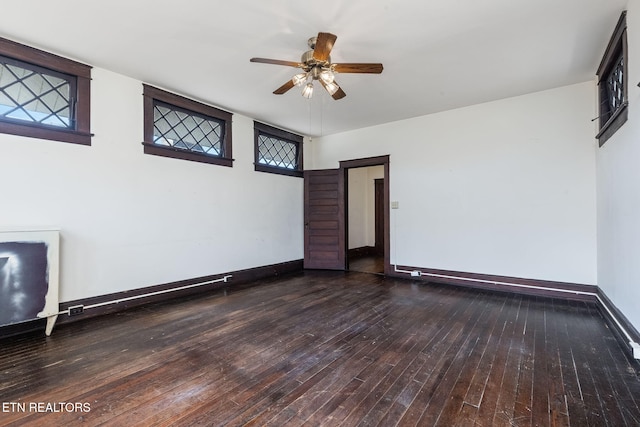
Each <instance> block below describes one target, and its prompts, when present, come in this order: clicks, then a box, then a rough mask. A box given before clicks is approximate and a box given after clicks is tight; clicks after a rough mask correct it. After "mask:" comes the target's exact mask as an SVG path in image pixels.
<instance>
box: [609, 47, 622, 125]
mask: <svg viewBox="0 0 640 427" xmlns="http://www.w3.org/2000/svg"><path fill="white" fill-rule="evenodd" d="M623 88H624V57H623V56H620V58H619V59H618V60H617V61H616V65H615V67H614V69H613V70H611V73H610V74H609V77H608V78H607V92H608V96H607V100H608V101H609V114H613V113H614V112H615V111H616V110H617V109H618V108H620V107H621V106H622V103H623V102H624V91H623Z"/></svg>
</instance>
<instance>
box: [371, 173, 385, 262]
mask: <svg viewBox="0 0 640 427" xmlns="http://www.w3.org/2000/svg"><path fill="white" fill-rule="evenodd" d="M373 182H374V186H375V190H374V195H375V198H374V205H375V216H374V218H375V227H374V228H375V239H376V242H375V250H376V255H384V179H382V178H380V179H376V180H374V181H373Z"/></svg>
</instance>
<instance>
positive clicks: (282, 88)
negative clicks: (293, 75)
mask: <svg viewBox="0 0 640 427" xmlns="http://www.w3.org/2000/svg"><path fill="white" fill-rule="evenodd" d="M294 86H295V85H294V84H293V80H289V81H288V82H286V83H285V84H283V85H282V86H280V87H279V88H278V89H276V90H274V91H273V93H275V94H276V95H282V94H283V93H286V92H287V91H288V90H289V89H291V88H292V87H294Z"/></svg>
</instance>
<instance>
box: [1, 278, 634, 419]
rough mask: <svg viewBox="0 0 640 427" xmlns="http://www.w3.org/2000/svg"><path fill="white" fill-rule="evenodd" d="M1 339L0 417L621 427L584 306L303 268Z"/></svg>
mask: <svg viewBox="0 0 640 427" xmlns="http://www.w3.org/2000/svg"><path fill="white" fill-rule="evenodd" d="M248 285H259V286H246V287H239V288H237V289H234V288H231V289H229V290H228V291H227V292H223V291H222V290H218V291H212V292H209V293H207V294H199V295H188V296H183V297H181V298H179V299H174V300H172V301H164V302H159V303H155V304H149V305H146V306H144V307H136V308H133V309H130V310H127V311H125V312H121V313H119V314H117V315H115V314H112V315H106V316H101V317H95V318H91V319H83V321H80V322H75V323H67V324H63V325H60V326H59V327H58V328H57V329H56V331H55V333H54V334H53V335H52V336H50V337H45V336H42V335H41V334H39V333H31V334H26V335H22V336H18V337H13V338H5V339H3V340H1V341H0V348H1V352H0V373H1V379H2V380H1V381H0V401H1V402H45V403H54V402H81V403H82V402H86V403H88V404H90V409H91V411H90V412H85V413H73V412H71V413H66V412H57V413H51V412H50V413H37V412H29V411H25V412H21V411H3V413H2V415H1V417H0V425H16V426H17V425H34V426H39V425H70V426H75V425H101V424H104V425H154V426H191V425H228V426H239V425H248V426H268V425H273V426H281V425H296V426H298V425H306V426H318V425H330V426H333V425H340V426H354V425H363V426H364V425H380V426H387V425H428V426H431V425H433V426H470V425H477V426H519V427H524V426H527V427H528V426H569V425H571V426H616V427H617V426H635V425H638V420H640V375H639V374H640V365H639V364H638V362H637V361H632V360H630V359H629V358H628V357H627V355H626V354H625V349H624V348H623V346H621V344H620V342H619V341H618V339H617V338H616V336H615V335H614V334H613V332H612V331H611V330H610V329H609V327H608V325H607V322H606V321H605V319H604V318H603V316H602V314H601V313H600V311H599V309H598V307H597V305H596V304H595V303H590V302H582V301H561V300H553V299H548V298H541V297H535V296H526V295H515V294H507V293H498V292H490V291H483V290H474V289H466V288H462V287H453V286H442V285H438V284H429V283H424V282H420V281H409V280H400V279H393V278H388V277H386V278H385V277H382V276H378V275H373V274H364V273H355V272H348V273H345V272H336V271H305V272H300V273H293V274H289V275H286V276H281V277H279V278H276V279H269V280H265V281H259V282H253V283H252V284H251V283H250V284H248Z"/></svg>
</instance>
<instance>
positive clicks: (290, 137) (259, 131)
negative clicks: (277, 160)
mask: <svg viewBox="0 0 640 427" xmlns="http://www.w3.org/2000/svg"><path fill="white" fill-rule="evenodd" d="M260 135H267V136H270V137H274V138H277V139H281V140H283V141H286V142H289V143H292V144H295V145H296V160H297V165H296V169H287V168H283V167H278V166H270V165H265V164H262V163H258V159H259V156H258V139H259V137H260ZM303 140H304V138H303V137H302V136H301V135H298V134H295V133H292V132H288V131H285V130H282V129H278V128H275V127H273V126H269V125H266V124H264V123H260V122H257V121H254V122H253V151H254V163H253V164H254V168H255V170H256V171H258V172H268V173H275V174H279V175H287V176H294V177H298V178H302V176H303V162H302V151H303V150H302V148H303V147H302V145H303Z"/></svg>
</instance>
